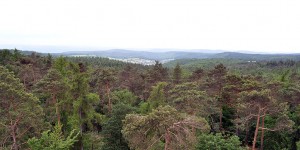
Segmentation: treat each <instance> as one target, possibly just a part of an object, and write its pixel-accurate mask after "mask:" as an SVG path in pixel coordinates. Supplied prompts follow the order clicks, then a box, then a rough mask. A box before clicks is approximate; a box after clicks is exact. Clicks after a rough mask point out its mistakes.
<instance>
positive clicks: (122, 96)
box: [111, 89, 138, 106]
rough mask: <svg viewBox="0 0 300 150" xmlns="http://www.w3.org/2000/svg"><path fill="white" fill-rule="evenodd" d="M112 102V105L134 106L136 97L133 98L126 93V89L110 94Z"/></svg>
mask: <svg viewBox="0 0 300 150" xmlns="http://www.w3.org/2000/svg"><path fill="white" fill-rule="evenodd" d="M111 95H112V100H113V103H115V104H117V103H123V104H127V105H131V106H133V105H135V104H136V103H137V99H138V97H137V96H135V95H134V94H133V93H131V92H130V91H128V90H127V89H125V90H117V91H114V92H112V94H111Z"/></svg>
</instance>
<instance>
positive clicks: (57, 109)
mask: <svg viewBox="0 0 300 150" xmlns="http://www.w3.org/2000/svg"><path fill="white" fill-rule="evenodd" d="M52 98H53V103H54V105H55V113H56V116H57V125H58V126H60V125H61V124H60V112H59V107H58V102H57V99H56V96H55V95H53V97H52Z"/></svg>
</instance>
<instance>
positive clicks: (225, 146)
mask: <svg viewBox="0 0 300 150" xmlns="http://www.w3.org/2000/svg"><path fill="white" fill-rule="evenodd" d="M196 149H197V150H210V149H213V150H246V148H243V147H241V142H240V141H239V137H237V136H222V134H220V133H217V134H216V135H213V134H200V135H199V136H198V143H197V145H196Z"/></svg>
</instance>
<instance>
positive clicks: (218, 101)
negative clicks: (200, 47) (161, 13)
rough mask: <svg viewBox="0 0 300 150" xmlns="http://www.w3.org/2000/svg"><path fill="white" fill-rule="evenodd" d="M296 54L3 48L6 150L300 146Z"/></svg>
mask: <svg viewBox="0 0 300 150" xmlns="http://www.w3.org/2000/svg"><path fill="white" fill-rule="evenodd" d="M299 67H300V62H299V61H298V60H291V59H281V60H259V61H255V62H254V61H253V62H252V61H251V62H248V61H245V60H242V59H227V58H216V59H215V58H214V59H179V60H175V61H171V62H169V63H166V64H162V63H160V62H159V61H156V62H155V64H154V65H150V66H143V65H139V64H131V63H124V62H121V61H116V60H110V59H108V58H101V57H63V56H55V57H54V56H52V55H50V54H48V55H45V54H38V53H35V52H32V53H26V54H24V53H23V52H22V51H19V50H17V49H15V50H0V149H13V150H19V149H32V150H37V149H49V150H50V149H54V150H65V149H74V150H76V149H78V150H79V149H80V150H82V149H94V150H96V149H99V150H100V149H101V150H116V149H118V150H129V149H136V150H145V149H148V150H152V149H153V150H157V149H158V150H159V149H165V150H177V149H178V150H181V149H191V150H206V149H220V150H231V149H253V150H254V149H259V148H260V149H266V150H267V149H270V150H271V149H272V150H277V149H278V150H282V149H292V150H297V149H300V142H299V141H300V128H299V126H300V106H299V104H300V68H299Z"/></svg>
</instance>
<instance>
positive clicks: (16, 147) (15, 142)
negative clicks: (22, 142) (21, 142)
mask: <svg viewBox="0 0 300 150" xmlns="http://www.w3.org/2000/svg"><path fill="white" fill-rule="evenodd" d="M11 136H12V138H13V145H12V146H11V149H14V150H18V145H17V136H16V127H15V125H12V126H11Z"/></svg>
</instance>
